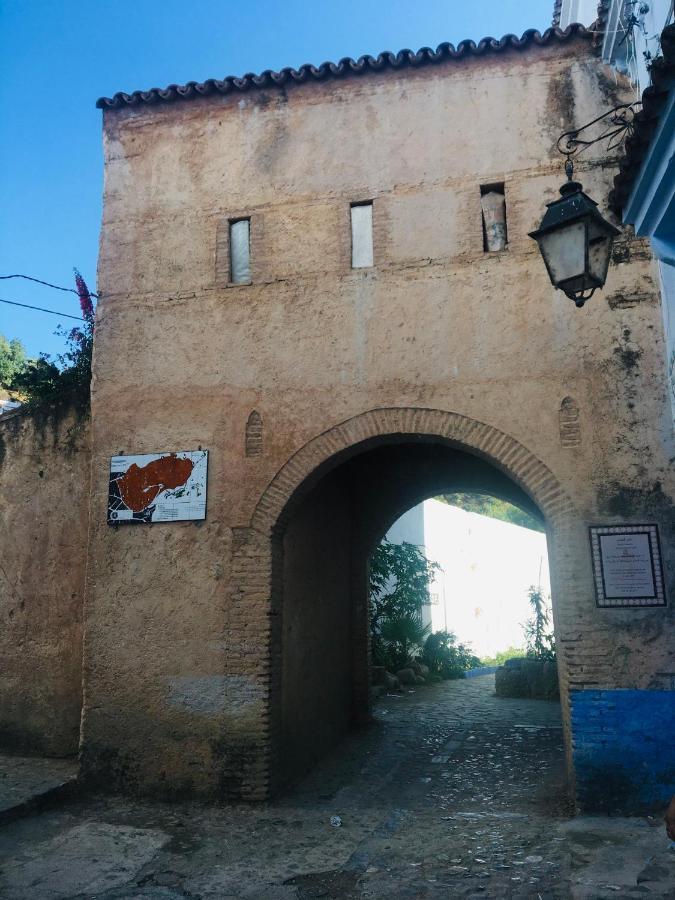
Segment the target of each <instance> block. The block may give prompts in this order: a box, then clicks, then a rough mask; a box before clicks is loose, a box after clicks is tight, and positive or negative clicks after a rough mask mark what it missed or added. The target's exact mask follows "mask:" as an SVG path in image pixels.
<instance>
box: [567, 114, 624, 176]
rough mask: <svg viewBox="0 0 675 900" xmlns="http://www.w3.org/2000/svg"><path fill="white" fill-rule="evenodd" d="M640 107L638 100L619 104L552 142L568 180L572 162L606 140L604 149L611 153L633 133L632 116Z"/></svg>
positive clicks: (572, 170) (571, 171) (570, 174)
mask: <svg viewBox="0 0 675 900" xmlns="http://www.w3.org/2000/svg"><path fill="white" fill-rule="evenodd" d="M641 106H642V103H641V101H639V100H636V101H635V102H634V103H621V104H619V106H615V107H614V109H610V110H609V111H608V112H605V113H603V114H602V115H600V116H598V117H597V118H595V119H593V120H592V121H590V122H587V123H586V124H585V125H581V126H580V127H579V128H572V129H570V130H569V131H565V132H563V133H562V134H561V135H560V137H559V138H558V141H557V143H556V147H557V149H558V152H559V153H561V154H562V155H563V156H564V157H566V159H565V172H566V173H567V178H568V179H569V181H571V180H572V174H573V172H574V163H573V160H574V159H575V158H576V157H577V156H579V155H580V154H581V153H583V152H584V151H585V150H587V149H588V148H589V147H592V146H593V144H599V143H600V142H601V141H607V150H615V149H616V148H617V147H620V146H621V145H622V144H623V142H624V141H625V140H626V138H627V137H629V136H630V135H631V134H632V133H633V123H634V121H635V116H636V115H637V113H638V112H639V109H640V107H641Z"/></svg>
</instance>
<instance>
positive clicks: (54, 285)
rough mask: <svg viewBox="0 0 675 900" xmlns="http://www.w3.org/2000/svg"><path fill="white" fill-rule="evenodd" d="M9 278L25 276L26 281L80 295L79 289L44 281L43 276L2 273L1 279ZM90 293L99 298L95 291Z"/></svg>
mask: <svg viewBox="0 0 675 900" xmlns="http://www.w3.org/2000/svg"><path fill="white" fill-rule="evenodd" d="M8 278H25V279H26V281H34V282H35V283H36V284H43V285H44V286H45V287H50V288H54V290H55V291H68V293H70V294H77V295H78V297H79V291H77V290H76V289H75V288H67V287H60V286H59V285H58V284H51V283H50V282H49V281H42V279H41V278H33V276H32V275H0V281H6V280H7V279H8ZM89 294H90V296H91V297H96V299H98V294H95V293H94V292H93V291H89Z"/></svg>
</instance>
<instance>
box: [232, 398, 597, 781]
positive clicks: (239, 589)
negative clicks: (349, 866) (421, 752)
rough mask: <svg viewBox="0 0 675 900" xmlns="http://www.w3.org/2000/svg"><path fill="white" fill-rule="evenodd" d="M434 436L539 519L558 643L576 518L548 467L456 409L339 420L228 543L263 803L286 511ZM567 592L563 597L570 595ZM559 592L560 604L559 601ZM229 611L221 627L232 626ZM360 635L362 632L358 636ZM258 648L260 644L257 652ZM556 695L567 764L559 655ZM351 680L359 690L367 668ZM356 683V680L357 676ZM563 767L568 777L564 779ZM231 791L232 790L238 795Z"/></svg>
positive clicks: (294, 461)
mask: <svg viewBox="0 0 675 900" xmlns="http://www.w3.org/2000/svg"><path fill="white" fill-rule="evenodd" d="M406 438H407V439H418V440H424V439H426V440H433V441H437V442H442V443H443V444H445V445H448V446H450V447H454V448H457V449H458V450H461V451H464V452H466V453H468V454H471V455H473V456H475V457H478V458H479V459H482V460H484V461H485V462H487V463H489V464H490V465H491V466H493V467H494V468H496V469H497V470H499V471H500V472H502V473H503V474H504V475H506V476H507V477H508V478H509V479H510V480H511V481H512V482H514V483H515V484H516V485H518V486H519V487H520V488H522V490H523V491H524V492H525V493H526V494H527V495H528V496H529V497H530V498H532V500H533V501H534V503H535V504H536V506H537V507H538V508H539V510H540V511H541V513H542V514H543V516H544V517H545V519H546V524H547V535H548V542H549V557H550V566H551V581H552V589H553V593H554V612H555V619H556V631H557V635H558V639H559V641H560V640H561V638H564V634H565V631H566V629H567V623H568V622H569V621H571V619H570V615H568V614H567V610H566V606H567V605H568V601H569V605H570V607H573V606H574V598H573V596H572V595H573V593H574V587H573V583H574V580H573V578H572V574H573V573H572V572H571V571H569V566H570V562H569V560H570V559H571V558H572V557H571V554H569V553H568V552H566V549H565V545H566V542H567V536H568V535H569V534H571V532H572V531H573V530H574V529H575V528H576V525H577V524H578V521H579V520H578V515H577V513H576V511H575V508H574V506H573V504H572V501H571V500H570V498H569V497H568V495H567V493H566V491H565V490H564V488H563V487H562V486H561V484H560V483H559V481H558V479H557V478H556V477H555V475H554V474H553V473H552V472H551V471H550V469H548V467H547V466H546V465H545V464H544V463H543V462H542V461H541V460H540V459H538V458H537V457H536V456H534V454H532V453H531V452H530V451H529V450H528V449H527V448H526V447H524V446H523V445H522V444H520V443H519V442H518V441H516V440H515V439H514V438H512V437H510V436H509V435H507V434H505V433H503V432H501V431H499V430H497V429H496V428H493V427H492V426H490V425H487V424H485V423H483V422H479V421H476V420H473V419H470V418H468V417H466V416H462V415H459V414H457V413H452V412H447V411H444V410H437V409H418V408H385V409H375V410H370V411H368V412H364V413H362V414H359V415H357V416H354V417H353V418H350V419H348V420H346V421H344V422H341V423H339V424H337V425H335V426H333V427H331V428H329V429H327V430H326V431H324V432H323V433H321V434H320V435H318V436H317V437H315V438H313V439H312V440H310V441H309V442H308V443H306V444H305V445H304V446H303V447H301V448H300V449H299V450H298V451H297V452H296V453H295V454H294V455H293V456H292V457H291V458H290V459H289V460H288V462H287V463H286V464H285V465H284V466H283V467H282V468H281V469H280V470H279V472H278V473H277V475H276V476H275V477H274V478H273V479H272V481H271V482H270V484H269V485H268V487H267V488H266V489H265V491H264V492H263V494H262V496H261V497H260V499H259V501H258V503H257V505H256V507H255V510H254V513H253V515H252V518H251V523H250V527H248V528H243V529H239V530H238V531H237V532H236V534H235V540H234V546H233V575H234V585H233V587H234V597H233V599H234V601H235V606H236V608H237V609H238V610H240V611H241V615H242V619H241V621H240V622H239V627H240V628H241V629H242V630H243V631H242V633H243V632H244V631H245V628H246V623H245V622H244V617H245V616H249V617H250V615H251V612H252V611H255V613H254V615H255V617H256V619H257V621H260V622H261V625H263V621H264V625H263V627H262V628H261V629H260V630H259V632H258V633H259V639H260V640H261V642H262V643H263V644H264V647H265V648H266V652H260V662H259V667H258V672H257V675H258V684H259V686H260V689H261V691H264V695H265V703H264V712H263V714H262V716H261V717H260V720H259V725H258V728H257V735H256V737H257V741H258V746H257V749H258V752H257V753H255V755H254V756H253V757H251V758H250V760H249V764H248V765H247V766H246V767H245V769H246V771H244V772H242V776H243V779H242V781H240V786H241V788H242V790H241V794H243V795H244V796H247V797H250V798H251V799H264V798H266V797H268V796H270V795H271V794H273V793H274V792H275V790H276V788H277V787H278V776H279V759H278V748H279V741H280V729H281V723H280V712H279V710H280V706H281V668H282V657H281V619H282V617H281V611H282V605H283V597H282V594H283V571H282V567H283V558H282V556H283V554H282V543H281V536H282V535H283V532H284V529H285V527H286V524H287V522H288V521H289V518H290V517H291V516H292V514H293V511H294V510H295V509H296V508H297V507H298V505H299V504H300V503H301V502H302V499H303V497H305V496H306V495H307V494H308V493H309V492H310V491H311V490H312V489H313V487H314V486H315V485H317V484H318V483H319V481H320V480H321V479H322V478H324V476H326V475H327V474H328V473H330V472H331V471H332V470H334V469H336V468H337V467H338V466H340V465H341V464H342V463H344V462H346V461H348V460H350V459H351V458H352V457H355V456H357V455H358V454H361V453H363V452H364V451H366V450H368V449H369V448H371V447H376V446H379V445H382V444H384V443H387V442H397V441H401V440H404V439H406ZM570 592H572V593H570ZM563 596H564V597H565V601H562V600H561V598H562V597H563ZM236 619H237V617H235V618H234V619H233V620H232V621H231V622H230V623H228V628H230V629H234V630H235V631H236V629H237V627H238V623H237V621H236ZM364 640H366V638H364ZM260 650H261V651H262V647H261V648H260ZM559 667H560V676H561V697H562V701H563V704H562V705H563V717H564V720H565V730H566V742H567V749H568V760H570V759H571V745H570V736H569V714H568V707H567V703H566V698H567V687H568V677H567V671H566V665H565V659H564V655H563V654H562V653H561V654H560V658H559ZM362 670H363V671H362V672H361V676H360V677H361V684H360V685H357V689H358V690H360V691H361V692H362V693H363V694H364V696H365V694H366V692H367V688H368V685H367V669H363V667H362ZM357 681H358V676H357ZM572 774H573V773H572V771H571V766H570V775H572ZM241 794H240V795H241Z"/></svg>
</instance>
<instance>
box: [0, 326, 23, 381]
mask: <svg viewBox="0 0 675 900" xmlns="http://www.w3.org/2000/svg"><path fill="white" fill-rule="evenodd" d="M25 365H26V351H25V349H24V346H23V344H22V343H21V341H20V340H18V338H12V340H11V341H8V340H7V338H6V337H5V336H4V335H2V334H0V387H3V388H9V387H11V385H12V382H13V381H14V378H15V377H16V375H17V374H18V373H19V372H21V370H22V369H23V368H24V367H25Z"/></svg>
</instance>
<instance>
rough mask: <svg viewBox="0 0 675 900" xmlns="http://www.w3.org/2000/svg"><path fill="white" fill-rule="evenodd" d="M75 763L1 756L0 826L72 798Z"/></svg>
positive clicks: (71, 760) (65, 760)
mask: <svg viewBox="0 0 675 900" xmlns="http://www.w3.org/2000/svg"><path fill="white" fill-rule="evenodd" d="M77 772H78V765H77V760H76V759H46V758H45V757H39V756H9V755H7V754H0V824H2V823H4V822H10V821H12V820H13V819H18V818H19V817H21V816H25V815H27V814H28V813H31V812H34V811H35V810H36V809H41V808H42V807H44V806H47V805H49V804H50V803H53V802H54V801H60V800H63V799H66V798H67V797H69V796H72V795H73V794H74V792H75V788H76V785H77Z"/></svg>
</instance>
